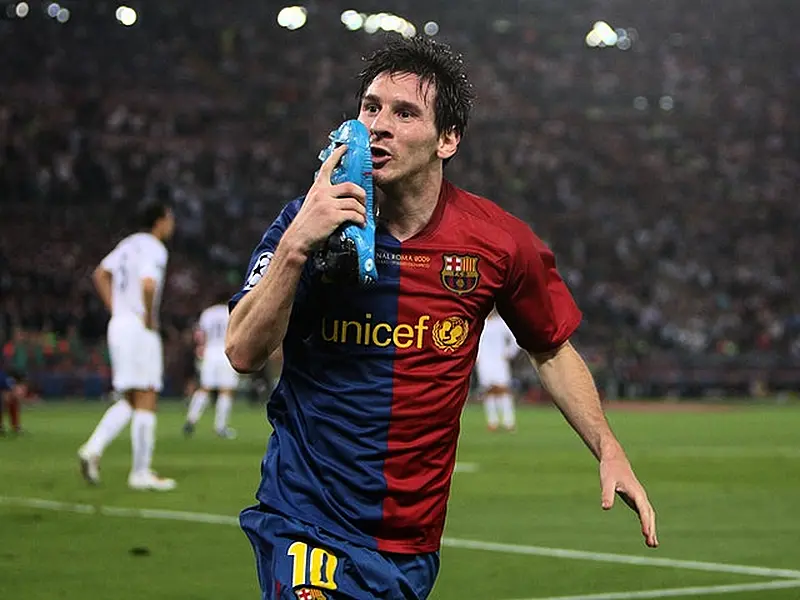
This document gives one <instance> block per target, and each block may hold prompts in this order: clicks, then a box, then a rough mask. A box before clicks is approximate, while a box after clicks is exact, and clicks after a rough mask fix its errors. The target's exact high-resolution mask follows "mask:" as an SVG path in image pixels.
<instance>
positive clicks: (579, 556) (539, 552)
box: [442, 537, 800, 579]
mask: <svg viewBox="0 0 800 600" xmlns="http://www.w3.org/2000/svg"><path fill="white" fill-rule="evenodd" d="M442 545H443V546H450V547H452V548H465V549H470V550H486V551H487V552H507V553H509V554H527V555H531V556H548V557H552V558H571V559H576V560H589V561H594V562H607V563H619V564H624V565H642V566H647V567H672V568H675V569H686V570H691V571H710V572H712V573H737V574H740V575H754V576H759V577H787V578H790V579H800V571H793V570H791V569H768V568H765V567H751V566H747V565H731V564H727V563H713V562H700V561H695V560H675V559H672V558H650V557H645V556H634V555H630V554H610V553H607V552H585V551H582V550H566V549H563V548H547V547H544V546H523V545H520V544H500V543H496V542H480V541H475V540H462V539H455V538H448V537H445V538H443V539H442Z"/></svg>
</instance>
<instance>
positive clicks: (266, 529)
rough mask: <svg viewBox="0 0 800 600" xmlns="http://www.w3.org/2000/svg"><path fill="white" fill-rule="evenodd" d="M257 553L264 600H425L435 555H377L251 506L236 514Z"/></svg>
mask: <svg viewBox="0 0 800 600" xmlns="http://www.w3.org/2000/svg"><path fill="white" fill-rule="evenodd" d="M239 522H240V524H241V526H242V530H244V532H245V533H246V534H247V537H248V538H249V539H250V543H251V544H252V545H253V550H254V552H255V555H256V569H257V570H258V582H259V584H260V585H261V598H262V600H290V599H291V600H326V599H327V600H340V599H341V600H343V599H345V598H346V599H348V600H349V599H357V600H362V599H363V600H368V599H369V600H372V599H373V598H380V599H381V600H425V598H427V597H428V595H429V594H430V593H431V589H433V584H434V582H435V581H436V575H437V574H438V572H439V553H438V552H429V553H425V554H393V553H388V552H379V551H378V550H372V549H370V548H365V547H362V546H356V545H354V544H351V543H350V542H346V541H343V540H340V539H339V538H336V537H333V536H331V535H329V534H327V533H325V532H324V531H321V530H320V529H319V528H318V527H315V526H313V525H308V524H306V523H302V522H300V521H297V520H296V519H292V518H289V517H285V516H283V515H280V514H277V513H275V512H271V511H270V510H269V509H268V508H265V507H264V506H251V507H250V508H246V509H244V510H243V511H242V512H241V514H240V515H239Z"/></svg>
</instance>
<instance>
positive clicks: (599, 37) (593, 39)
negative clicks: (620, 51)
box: [586, 21, 627, 48]
mask: <svg viewBox="0 0 800 600" xmlns="http://www.w3.org/2000/svg"><path fill="white" fill-rule="evenodd" d="M617 31H624V30H617ZM617 31H614V29H613V28H612V27H611V25H609V24H608V23H606V22H605V21H596V22H595V24H594V26H593V27H592V30H591V31H590V32H589V33H587V34H586V45H587V46H589V47H590V48H597V47H598V46H599V47H600V48H608V47H610V46H615V45H616V43H617V41H619V39H620V38H619V34H618V33H617ZM626 35H627V34H626Z"/></svg>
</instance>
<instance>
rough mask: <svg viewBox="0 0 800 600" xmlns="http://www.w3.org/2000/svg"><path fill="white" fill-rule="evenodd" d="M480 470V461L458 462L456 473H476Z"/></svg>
mask: <svg viewBox="0 0 800 600" xmlns="http://www.w3.org/2000/svg"><path fill="white" fill-rule="evenodd" d="M477 470H478V463H471V462H456V466H455V469H454V471H455V472H456V473H475V472H476V471H477Z"/></svg>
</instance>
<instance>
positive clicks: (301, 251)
mask: <svg viewBox="0 0 800 600" xmlns="http://www.w3.org/2000/svg"><path fill="white" fill-rule="evenodd" d="M312 248H313V244H311V243H310V242H308V241H306V240H303V239H302V238H301V237H300V236H298V235H297V234H296V233H295V232H294V231H292V230H291V229H289V230H287V231H286V233H284V234H283V237H282V238H281V241H280V243H279V244H278V248H277V252H276V254H277V253H281V254H283V255H284V257H285V259H286V260H287V262H288V263H289V264H291V265H293V266H297V267H302V266H303V265H305V263H306V261H307V260H308V257H309V256H310V255H311V251H312Z"/></svg>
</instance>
